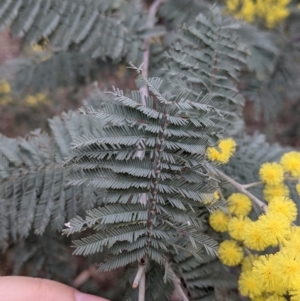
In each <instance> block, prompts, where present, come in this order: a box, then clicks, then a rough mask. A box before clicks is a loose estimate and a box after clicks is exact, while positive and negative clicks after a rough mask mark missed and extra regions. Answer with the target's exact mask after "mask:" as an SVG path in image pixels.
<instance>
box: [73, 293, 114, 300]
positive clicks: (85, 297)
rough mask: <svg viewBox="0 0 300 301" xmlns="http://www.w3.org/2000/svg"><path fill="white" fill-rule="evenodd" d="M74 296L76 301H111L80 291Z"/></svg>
mask: <svg viewBox="0 0 300 301" xmlns="http://www.w3.org/2000/svg"><path fill="white" fill-rule="evenodd" d="M74 296H75V300H76V301H109V300H107V299H104V298H101V297H97V296H93V295H89V294H84V293H81V292H79V291H75V293H74Z"/></svg>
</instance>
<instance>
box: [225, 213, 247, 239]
mask: <svg viewBox="0 0 300 301" xmlns="http://www.w3.org/2000/svg"><path fill="white" fill-rule="evenodd" d="M250 222H251V220H250V219H249V218H248V217H243V216H238V217H233V218H232V219H231V220H230V221H229V223H228V232H229V235H230V236H231V237H232V238H233V239H236V240H243V239H244V234H245V226H246V224H247V223H250Z"/></svg>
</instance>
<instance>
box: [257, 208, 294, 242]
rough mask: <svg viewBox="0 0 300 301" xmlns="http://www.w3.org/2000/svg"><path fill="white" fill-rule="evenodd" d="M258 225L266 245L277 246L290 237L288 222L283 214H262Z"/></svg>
mask: <svg viewBox="0 0 300 301" xmlns="http://www.w3.org/2000/svg"><path fill="white" fill-rule="evenodd" d="M258 223H259V226H260V227H261V230H262V232H263V235H264V237H265V240H266V241H267V244H268V245H271V246H274V247H275V246H278V245H279V244H280V243H281V242H283V241H285V240H286V238H287V237H288V236H289V235H290V221H289V220H288V219H287V218H286V217H285V216H284V215H283V214H276V213H271V212H270V213H269V212H268V213H267V214H262V215H261V216H260V217H259V219H258Z"/></svg>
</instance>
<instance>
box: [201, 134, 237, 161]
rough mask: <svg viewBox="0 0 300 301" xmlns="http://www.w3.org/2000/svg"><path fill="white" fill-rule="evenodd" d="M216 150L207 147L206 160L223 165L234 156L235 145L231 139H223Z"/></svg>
mask: <svg viewBox="0 0 300 301" xmlns="http://www.w3.org/2000/svg"><path fill="white" fill-rule="evenodd" d="M218 148H219V149H217V148H215V147H208V148H207V150H206V155H207V158H208V159H209V160H211V161H215V162H218V163H222V164H225V163H227V162H228V161H229V159H230V158H231V157H232V155H233V154H234V152H235V148H236V143H235V141H234V140H233V139H231V138H228V139H224V140H221V141H220V142H219V144H218Z"/></svg>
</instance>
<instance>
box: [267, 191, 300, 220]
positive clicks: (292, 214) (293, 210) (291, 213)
mask: <svg viewBox="0 0 300 301" xmlns="http://www.w3.org/2000/svg"><path fill="white" fill-rule="evenodd" d="M269 212H273V213H276V214H278V213H281V214H283V215H284V216H285V217H286V218H287V219H288V220H289V222H293V221H294V220H295V219H296V217H297V214H298V213H297V207H296V204H295V203H294V202H293V201H292V200H291V199H289V198H286V197H284V196H281V197H275V198H274V199H273V200H272V201H271V202H270V204H269Z"/></svg>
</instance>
